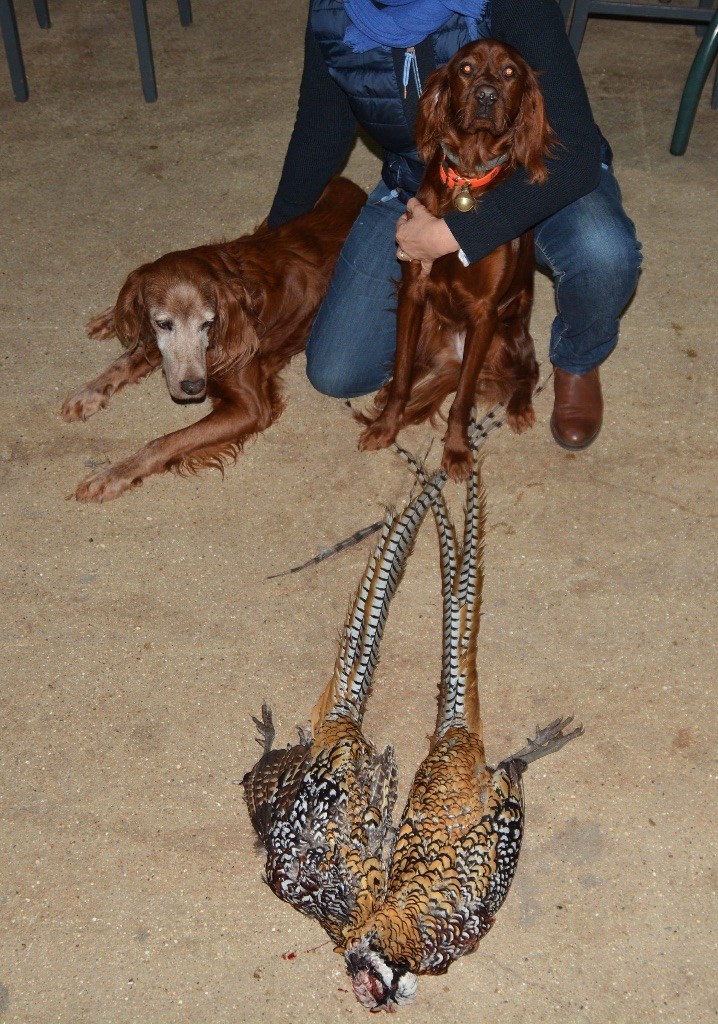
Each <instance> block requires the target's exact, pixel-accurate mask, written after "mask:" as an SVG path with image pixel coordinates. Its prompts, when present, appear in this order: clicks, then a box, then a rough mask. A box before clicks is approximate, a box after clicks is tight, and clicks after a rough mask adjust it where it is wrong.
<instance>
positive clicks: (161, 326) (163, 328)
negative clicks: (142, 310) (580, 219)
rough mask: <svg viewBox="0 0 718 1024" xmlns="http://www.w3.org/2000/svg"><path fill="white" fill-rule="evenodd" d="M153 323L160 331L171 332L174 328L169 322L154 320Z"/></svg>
mask: <svg viewBox="0 0 718 1024" xmlns="http://www.w3.org/2000/svg"><path fill="white" fill-rule="evenodd" d="M155 323H156V324H157V326H158V327H159V329H160V330H161V331H171V330H172V328H173V327H174V324H173V323H172V321H171V320H155Z"/></svg>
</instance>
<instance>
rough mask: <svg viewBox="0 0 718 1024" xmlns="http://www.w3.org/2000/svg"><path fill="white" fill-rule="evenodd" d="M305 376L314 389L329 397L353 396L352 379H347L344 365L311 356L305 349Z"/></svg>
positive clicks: (354, 392)
mask: <svg viewBox="0 0 718 1024" xmlns="http://www.w3.org/2000/svg"><path fill="white" fill-rule="evenodd" d="M307 377H308V378H309V383H310V384H311V385H312V387H313V388H314V389H315V390H316V391H320V392H321V393H322V394H323V395H328V396H329V398H353V397H354V395H355V394H356V391H355V390H354V388H353V387H352V381H350V380H348V379H347V370H346V367H345V366H343V365H342V364H341V363H336V362H330V363H327V361H326V360H323V359H316V358H313V357H312V354H311V351H310V350H309V349H308V350H307Z"/></svg>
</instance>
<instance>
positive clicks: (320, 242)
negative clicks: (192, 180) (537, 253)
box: [62, 178, 366, 501]
mask: <svg viewBox="0 0 718 1024" xmlns="http://www.w3.org/2000/svg"><path fill="white" fill-rule="evenodd" d="M365 199H366V194H365V193H364V192H363V191H362V190H361V189H360V188H359V187H358V186H357V185H354V184H353V183H352V182H350V181H348V180H347V179H346V178H335V179H333V180H332V181H331V182H330V183H329V185H328V186H327V188H326V190H325V192H324V194H323V195H322V196H321V197H320V199H319V201H318V202H317V204H316V206H315V207H314V209H313V210H312V211H311V212H310V213H307V214H305V215H304V216H302V217H298V218H297V219H296V220H293V221H290V222H288V223H286V224H283V225H282V226H281V227H278V228H273V229H270V228H268V227H266V225H264V224H262V225H260V226H259V227H258V228H257V230H256V231H255V232H254V234H252V235H245V236H243V237H241V238H238V239H236V240H235V241H233V242H225V243H222V244H219V245H202V246H199V247H197V248H195V249H187V250H185V251H184V252H171V253H167V254H166V255H165V256H161V257H160V258H159V259H158V260H155V261H154V263H146V264H144V266H141V267H139V269H137V270H134V271H133V272H132V273H131V274H130V276H129V277H128V278H127V280H126V282H125V284H124V285H123V287H122V290H121V291H120V294H119V297H118V299H117V302H116V303H115V305H114V306H112V307H111V308H110V309H106V310H105V311H104V313H100V314H99V315H98V316H96V317H94V319H92V320H91V321H90V322H89V324H88V332H89V335H90V337H91V338H100V339H103V338H111V337H112V336H113V335H115V334H116V335H117V336H118V337H119V339H120V341H121V342H122V344H123V345H124V347H125V348H126V349H127V352H126V353H125V354H124V355H123V356H121V357H120V358H119V359H117V360H116V361H115V362H114V363H112V364H111V365H110V366H108V368H107V369H106V370H105V372H104V373H103V374H101V375H100V376H99V377H98V378H97V379H96V380H93V381H90V383H88V384H85V385H84V387H82V388H80V389H79V390H78V391H76V392H74V394H72V395H70V396H69V398H68V399H67V400H66V402H65V404H64V405H63V407H62V415H63V417H64V419H65V420H67V421H68V422H70V421H74V420H86V419H87V418H88V416H92V415H93V413H96V412H97V411H98V410H99V409H103V408H104V407H105V406H106V405H107V403H108V402H109V400H110V397H111V396H112V395H113V394H114V393H115V392H116V391H119V389H120V388H122V387H124V386H125V384H134V383H135V382H136V381H138V380H140V379H141V378H142V377H146V376H147V375H148V374H150V373H152V372H153V370H156V369H157V368H158V367H160V366H161V367H162V370H163V371H164V375H165V379H166V382H167V388H168V390H169V393H170V395H171V396H172V398H173V399H174V400H175V401H177V402H182V403H188V402H202V401H203V400H204V399H205V398H206V397H208V396H209V398H210V399H211V401H212V411H211V412H210V413H209V415H208V416H205V417H204V418H203V419H201V420H199V421H198V422H196V423H193V424H192V425H191V426H188V427H185V428H184V429H183V430H177V431H175V432H174V433H172V434H167V435H165V436H164V437H159V438H157V439H156V440H155V441H151V442H150V443H149V444H148V445H145V447H144V448H141V449H140V451H138V452H137V454H136V455H133V456H132V457H131V458H129V459H124V460H123V461H122V462H119V463H117V464H116V465H113V466H109V467H108V468H106V469H101V470H99V471H98V472H96V473H93V474H92V475H91V476H89V477H88V478H87V479H86V480H83V481H82V482H81V483H80V484H79V486H78V488H77V490H76V491H75V497H76V498H77V500H78V501H108V500H109V499H111V498H117V497H118V496H119V495H120V494H122V493H123V492H124V491H126V490H128V488H130V487H137V486H138V485H139V484H141V483H142V481H143V480H144V478H145V477H147V476H150V475H151V474H152V473H163V472H165V471H166V470H168V469H175V470H178V471H179V472H195V471H196V470H198V469H201V468H202V467H204V466H215V467H218V468H222V466H223V465H224V462H225V461H226V460H228V459H233V458H236V456H237V455H238V453H239V451H240V450H241V448H242V445H243V443H244V442H245V441H246V440H247V438H249V437H251V436H252V435H253V434H257V433H259V432H260V431H262V430H265V429H266V428H267V427H268V426H269V425H270V423H272V422H273V421H274V420H275V419H276V418H277V417H278V416H279V414H280V413H281V411H282V408H283V403H282V398H281V390H280V384H279V380H278V374H279V371H280V370H281V369H282V368H283V367H284V366H285V365H286V364H287V363H288V362H289V360H290V359H291V358H292V356H294V355H296V353H297V352H300V351H301V350H302V349H303V348H304V345H305V342H306V338H307V335H308V333H309V328H310V326H311V323H312V320H313V318H314V316H315V314H316V312H317V310H318V308H319V305H320V303H321V301H322V299H323V298H324V295H325V293H326V290H327V287H328V285H329V280H330V277H331V275H332V272H333V270H334V265H335V263H336V260H337V257H338V255H339V250H340V249H341V247H342V244H343V242H344V240H345V238H346V236H347V234H348V232H349V229H350V227H351V225H352V223H353V222H354V220H355V218H356V217H357V215H358V213H359V210H360V209H361V207H362V204H363V203H364V201H365Z"/></svg>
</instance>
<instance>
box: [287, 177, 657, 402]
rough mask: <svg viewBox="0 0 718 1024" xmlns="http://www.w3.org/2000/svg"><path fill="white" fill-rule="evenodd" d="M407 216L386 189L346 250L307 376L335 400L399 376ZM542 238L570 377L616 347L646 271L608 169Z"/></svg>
mask: <svg viewBox="0 0 718 1024" xmlns="http://www.w3.org/2000/svg"><path fill="white" fill-rule="evenodd" d="M405 209H406V207H405V206H404V205H403V203H401V202H400V201H399V200H398V199H395V198H393V197H392V196H391V194H390V192H389V189H388V188H387V187H386V185H385V184H384V183H383V182H380V183H379V185H378V186H377V188H376V189H375V190H374V192H373V193H372V194H371V195H370V196H369V199H368V200H367V203H366V205H365V206H364V207H363V209H362V211H361V213H360V214H359V217H358V218H357V220H356V222H355V224H354V226H353V228H352V230H351V232H350V233H349V237H348V238H347V240H346V242H345V243H344V247H343V249H342V251H341V254H340V256H339V262H338V263H337V267H336V269H335V271H334V277H333V278H332V282H331V284H330V286H329V291H328V293H327V296H326V298H325V299H324V302H323V303H322V306H321V308H320V310H319V312H318V314H317V316H316V319H315V321H314V325H313V327H312V331H311V334H310V337H309V340H308V342H307V376H308V377H309V380H310V381H311V382H312V384H313V385H314V387H315V388H316V389H317V390H318V391H321V392H323V393H324V394H326V395H332V396H334V397H335V398H357V397H359V396H360V395H366V394H368V393H369V392H370V391H376V390H377V389H378V388H380V387H381V385H382V384H384V383H385V381H386V380H387V379H388V378H389V377H390V376H391V370H392V364H393V361H394V349H395V345H396V287H397V283H398V281H399V280H400V278H401V270H400V267H399V264H398V263H397V260H396V255H395V253H396V245H395V242H394V234H395V231H396V222H397V220H398V219H399V217H400V216H401V214H402V213H404V211H405ZM534 236H535V243H536V261H537V263H538V264H539V266H542V267H545V268H546V269H547V270H549V271H550V273H551V274H552V276H553V281H554V288H555V292H556V307H557V310H558V313H557V316H556V319H555V320H554V322H553V325H552V328H551V343H550V347H549V357H550V359H551V362H552V363H553V364H554V365H555V366H558V367H560V368H561V369H563V370H567V371H568V372H569V373H579V374H583V373H587V372H588V371H589V370H591V369H593V367H594V366H598V364H599V363H602V362H603V360H604V359H606V358H607V356H608V355H610V353H611V352H612V351H613V349H614V348H615V346H616V341H617V339H618V320H619V317H620V315H621V313H622V312H623V310H624V309H625V307H626V305H627V303H628V301H629V299H630V298H631V296H632V295H633V292H634V291H635V288H636V281H637V280H638V270H639V267H640V263H641V254H640V243H639V242H638V241H637V240H636V232H635V228H634V226H633V223H632V221H631V220H629V218H628V217H627V216H626V214H625V212H624V210H623V207H622V205H621V193H620V189H619V187H618V183H617V181H616V179H615V177H614V176H613V172H612V171H611V170H610V168H608V167H606V166H605V165H604V166H603V169H602V172H601V181H600V183H599V185H598V187H597V188H596V189H595V190H594V191H593V192H591V193H590V194H589V195H587V196H584V197H583V198H582V199H578V200H576V202H574V203H571V204H570V205H569V206H567V207H565V208H564V209H563V210H560V211H559V212H558V213H555V214H553V216H551V217H548V218H547V219H546V220H545V221H542V222H541V224H539V225H537V227H536V228H535V230H534Z"/></svg>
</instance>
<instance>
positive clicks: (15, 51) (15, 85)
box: [0, 0, 30, 103]
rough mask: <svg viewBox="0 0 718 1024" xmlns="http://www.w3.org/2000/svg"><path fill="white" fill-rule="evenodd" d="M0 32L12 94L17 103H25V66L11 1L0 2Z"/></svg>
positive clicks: (27, 91) (3, 0) (27, 94)
mask: <svg viewBox="0 0 718 1024" xmlns="http://www.w3.org/2000/svg"><path fill="white" fill-rule="evenodd" d="M0 31H2V41H3V44H4V46H5V53H6V55H7V64H8V68H9V69H10V81H11V82H12V91H13V94H14V96H15V99H16V100H17V101H18V103H25V101H26V100H27V98H28V96H29V95H30V90H29V89H28V87H27V78H26V77H25V65H24V63H23V59H22V50H21V49H20V36H19V35H18V31H17V21H16V20H15V8H14V7H13V3H12V0H0Z"/></svg>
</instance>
